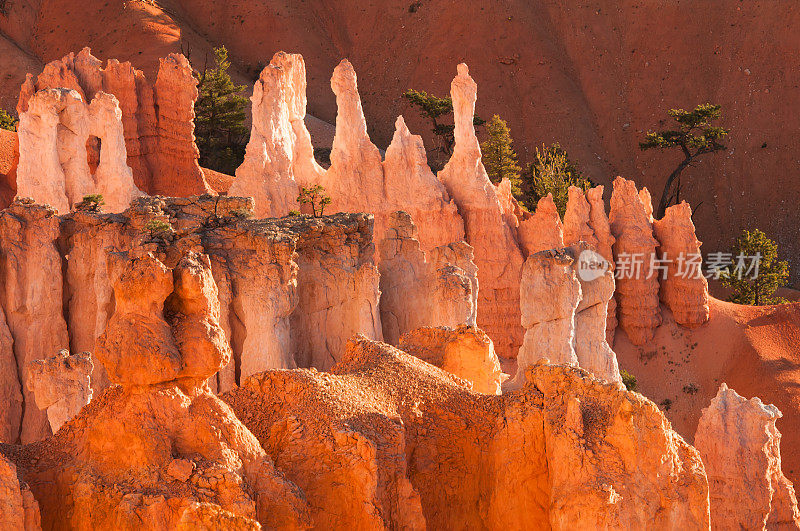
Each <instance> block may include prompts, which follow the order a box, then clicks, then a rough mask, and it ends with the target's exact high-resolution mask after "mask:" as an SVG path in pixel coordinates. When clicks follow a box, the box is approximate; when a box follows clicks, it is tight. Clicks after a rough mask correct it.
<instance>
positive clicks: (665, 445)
mask: <svg viewBox="0 0 800 531" xmlns="http://www.w3.org/2000/svg"><path fill="white" fill-rule="evenodd" d="M223 399H224V400H225V401H226V402H228V403H229V404H230V405H231V407H232V408H233V410H234V411H235V412H236V414H237V415H238V416H240V418H242V419H243V421H244V423H245V424H246V425H247V426H248V427H250V429H252V430H253V433H254V434H255V435H256V437H257V438H258V440H259V441H260V442H261V444H262V445H263V446H264V448H265V449H266V450H267V453H268V454H269V455H270V456H271V457H272V459H273V460H274V462H275V464H276V467H277V468H278V469H279V470H281V471H282V472H283V473H284V474H285V475H286V478H287V479H289V480H290V481H292V482H294V483H296V484H297V485H298V486H299V487H300V488H301V489H302V490H303V492H304V493H305V494H306V498H307V500H308V502H309V505H310V506H311V518H312V522H313V525H314V526H315V527H322V528H328V529H330V528H338V527H342V526H352V525H359V526H360V525H363V526H368V527H375V526H378V527H391V526H398V527H403V528H412V529H417V528H422V527H428V528H447V529H453V528H464V527H475V526H479V527H487V528H499V527H509V528H515V527H532V528H538V527H553V528H557V529H563V528H573V527H575V526H577V527H591V528H596V527H605V526H609V527H625V528H631V527H642V526H648V525H652V526H655V527H658V528H669V527H676V528H707V527H708V525H709V523H708V522H709V513H708V483H707V481H706V479H705V474H704V473H703V466H702V463H701V461H700V458H699V455H698V454H697V451H696V450H694V449H693V448H692V447H690V446H689V445H687V444H686V443H685V442H683V440H682V439H681V438H680V437H679V436H677V435H676V434H675V433H674V432H673V431H672V430H671V428H670V427H669V423H668V422H667V421H666V419H665V418H664V416H663V415H662V414H661V412H660V411H659V410H658V408H657V407H656V406H655V405H654V404H653V403H651V402H649V401H648V400H646V399H644V398H643V397H641V395H637V394H634V393H626V392H624V391H620V390H619V389H618V388H617V387H616V386H614V385H608V384H602V383H600V382H599V381H597V380H595V379H593V378H591V377H590V376H589V375H588V374H587V373H586V372H585V371H582V370H580V369H577V368H568V367H563V366H547V365H539V366H535V367H531V368H530V369H529V373H528V375H527V378H526V383H525V385H524V387H523V388H522V389H521V390H519V391H517V392H515V393H512V394H508V395H504V396H491V395H481V394H476V393H474V392H471V391H470V390H469V386H468V384H466V383H465V382H464V381H463V380H461V379H460V378H456V377H453V376H451V375H449V374H448V373H445V372H443V371H441V370H439V369H437V368H435V367H432V366H431V365H428V364H427V363H425V362H423V361H422V360H420V359H418V358H416V357H414V356H409V355H407V354H405V353H403V352H401V351H399V350H396V349H394V348H391V347H389V346H388V345H386V344H382V343H377V342H373V341H369V340H366V339H365V338H357V339H355V340H354V341H352V342H351V343H350V344H349V345H348V348H347V353H346V354H345V356H344V358H343V359H342V360H341V361H340V362H339V364H337V365H336V366H335V367H333V368H332V374H326V373H318V372H316V371H313V370H293V371H267V372H265V373H263V374H259V375H256V376H253V377H251V378H249V379H248V380H247V381H246V382H245V383H244V386H243V387H242V388H241V389H236V390H234V391H231V392H230V393H228V394H226V395H224V396H223ZM443 463H447V465H446V466H444V465H443ZM501 470H502V473H501V474H499V473H498V471H501ZM520 506H522V507H526V510H525V511H519V510H514V508H518V507H520Z"/></svg>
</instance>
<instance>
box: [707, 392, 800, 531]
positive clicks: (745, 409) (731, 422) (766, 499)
mask: <svg viewBox="0 0 800 531" xmlns="http://www.w3.org/2000/svg"><path fill="white" fill-rule="evenodd" d="M781 416H782V415H781V412H780V411H779V410H778V408H777V407H775V406H773V405H772V404H764V403H763V402H761V399H759V398H758V397H755V398H752V399H750V400H748V399H746V398H744V397H743V396H741V395H739V394H738V393H737V392H736V391H734V390H733V389H729V388H728V386H727V385H726V384H724V383H723V384H722V385H721V386H720V388H719V391H718V392H717V396H716V397H715V398H714V399H713V400H712V401H711V404H710V405H709V406H708V407H707V408H705V409H703V414H702V415H701V417H700V422H699V424H698V425H697V433H696V435H695V447H696V448H697V451H698V452H700V456H701V457H702V458H703V463H704V464H705V468H706V474H708V484H709V495H710V499H711V515H712V519H711V528H712V529H790V528H792V529H796V528H798V527H800V511H798V507H797V497H796V496H795V491H794V486H793V485H792V483H791V482H790V481H789V480H788V479H787V478H786V476H784V475H783V471H782V470H781V449H780V443H781V434H780V432H779V431H778V428H777V427H776V426H775V422H776V421H777V420H778V419H779V418H781Z"/></svg>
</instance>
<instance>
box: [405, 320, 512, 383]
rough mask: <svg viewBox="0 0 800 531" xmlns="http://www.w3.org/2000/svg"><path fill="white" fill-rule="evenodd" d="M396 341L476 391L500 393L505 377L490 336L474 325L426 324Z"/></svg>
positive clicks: (407, 351)
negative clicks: (447, 325)
mask: <svg viewBox="0 0 800 531" xmlns="http://www.w3.org/2000/svg"><path fill="white" fill-rule="evenodd" d="M399 345H400V349H401V350H402V351H403V352H406V353H408V354H411V355H413V356H416V357H418V358H419V359H421V360H424V361H426V362H428V363H430V364H431V365H434V366H436V367H439V368H440V369H442V370H444V371H446V372H448V373H450V374H453V375H455V376H458V377H459V378H463V379H464V380H466V381H467V382H469V383H470V384H471V385H472V390H473V391H475V392H477V393H486V394H490V395H499V394H500V393H501V386H502V384H503V382H504V381H505V380H506V379H507V378H508V375H507V374H504V373H503V371H502V370H501V368H500V360H499V359H498V358H497V354H495V352H494V344H493V343H492V340H491V339H490V338H489V336H487V335H486V332H484V331H483V330H481V329H480V328H475V326H468V325H461V326H458V327H456V328H450V327H446V326H440V327H431V326H425V327H422V328H417V329H416V330H411V331H409V332H406V333H405V334H403V335H402V336H401V337H400V343H399Z"/></svg>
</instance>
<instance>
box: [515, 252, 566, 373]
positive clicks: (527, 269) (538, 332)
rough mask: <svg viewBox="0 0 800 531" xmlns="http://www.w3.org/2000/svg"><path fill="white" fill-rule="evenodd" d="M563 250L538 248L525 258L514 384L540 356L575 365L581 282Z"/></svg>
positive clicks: (553, 361) (552, 360)
mask: <svg viewBox="0 0 800 531" xmlns="http://www.w3.org/2000/svg"><path fill="white" fill-rule="evenodd" d="M573 262H574V258H573V256H572V255H571V253H568V252H566V250H565V249H550V250H547V251H540V252H538V253H535V254H533V255H531V256H529V257H528V259H527V260H525V266H524V267H523V269H522V282H521V284H520V304H521V306H522V327H523V328H524V329H525V339H524V341H523V343H522V346H521V347H520V349H519V355H518V356H517V366H518V368H517V376H516V377H515V379H514V382H513V385H514V386H515V387H518V386H520V385H522V383H523V381H524V377H525V370H526V368H527V367H528V366H531V365H533V364H534V363H535V362H536V361H538V360H540V359H548V360H550V362H552V363H555V364H565V365H572V366H577V365H578V357H577V355H576V353H575V310H576V309H577V308H578V304H579V303H580V301H581V283H580V282H579V281H578V277H577V276H576V274H575V270H574V269H573V267H572V264H573Z"/></svg>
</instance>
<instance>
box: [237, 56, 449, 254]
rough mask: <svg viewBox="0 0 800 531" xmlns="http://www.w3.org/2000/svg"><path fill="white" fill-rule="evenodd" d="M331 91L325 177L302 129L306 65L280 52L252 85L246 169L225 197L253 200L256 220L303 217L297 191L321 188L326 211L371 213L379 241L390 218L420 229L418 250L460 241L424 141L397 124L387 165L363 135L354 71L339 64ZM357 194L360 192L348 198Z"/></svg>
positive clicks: (400, 121)
mask: <svg viewBox="0 0 800 531" xmlns="http://www.w3.org/2000/svg"><path fill="white" fill-rule="evenodd" d="M331 87H332V88H333V91H334V93H335V94H336V101H337V105H338V108H339V113H338V116H337V120H336V135H335V137H334V141H333V148H332V151H331V166H330V168H329V169H327V170H325V169H323V168H322V167H320V166H319V165H318V164H317V163H316V161H315V160H314V153H313V146H312V145H311V137H310V135H309V133H308V130H307V129H306V126H305V123H304V120H303V119H304V117H305V115H306V77H305V63H304V62H303V58H302V57H301V56H300V55H298V54H286V53H284V52H279V53H277V54H275V56H274V57H273V58H272V61H271V62H270V64H269V65H268V66H267V67H266V68H265V69H264V70H263V71H262V73H261V76H260V77H259V79H258V81H256V84H255V87H254V91H253V97H252V98H251V99H252V101H253V116H254V120H253V129H252V131H251V134H250V143H249V144H248V148H247V153H246V155H245V160H244V163H243V164H242V165H241V166H240V167H239V168H238V169H237V171H236V179H235V181H234V183H233V184H232V185H231V188H230V190H229V192H228V193H229V194H231V195H237V194H238V195H245V196H252V197H254V198H255V211H256V215H258V216H259V217H261V216H285V215H286V214H288V213H289V212H290V211H291V210H301V205H300V204H299V203H298V202H297V194H298V190H299V187H312V186H314V185H321V186H323V187H324V188H325V192H326V193H327V194H328V195H329V196H330V198H331V203H330V205H329V206H327V207H326V210H327V212H369V213H372V214H374V216H375V228H374V233H375V241H376V243H377V242H380V241H381V240H382V239H383V234H384V232H385V230H386V227H387V223H388V222H389V218H390V217H391V215H392V213H393V212H395V211H397V210H403V211H406V212H408V213H409V214H411V216H412V218H413V219H414V221H415V222H416V223H418V224H419V226H420V227H422V228H421V229H420V242H421V243H422V247H423V250H426V251H428V250H430V249H432V248H434V247H437V246H440V245H446V244H449V243H452V242H456V241H460V240H463V238H464V228H463V221H462V220H461V217H460V216H459V214H458V212H457V210H456V205H455V204H454V203H453V202H452V201H451V199H450V197H449V195H448V193H447V191H446V190H445V188H444V187H443V186H442V184H441V183H440V182H439V181H438V180H437V179H436V176H435V175H434V174H433V172H431V170H430V168H429V167H428V164H427V159H426V155H425V150H424V147H423V145H422V139H421V138H420V137H419V136H416V135H412V134H411V133H410V131H409V130H408V128H407V127H406V125H405V122H404V121H403V118H402V117H398V119H397V122H396V131H395V135H394V138H393V140H392V143H391V144H390V145H389V147H388V148H387V150H386V156H385V160H382V156H381V153H380V151H379V150H378V148H377V147H376V146H375V145H374V144H373V143H372V141H371V140H370V138H369V135H368V133H367V123H366V119H365V117H364V112H363V110H362V108H361V98H360V96H359V94H358V86H357V81H356V74H355V71H354V69H353V66H352V65H351V64H350V63H349V62H348V61H347V60H344V61H342V62H341V63H340V64H339V65H338V66H337V67H336V69H335V70H334V73H333V77H332V79H331ZM354 190H358V193H354Z"/></svg>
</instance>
